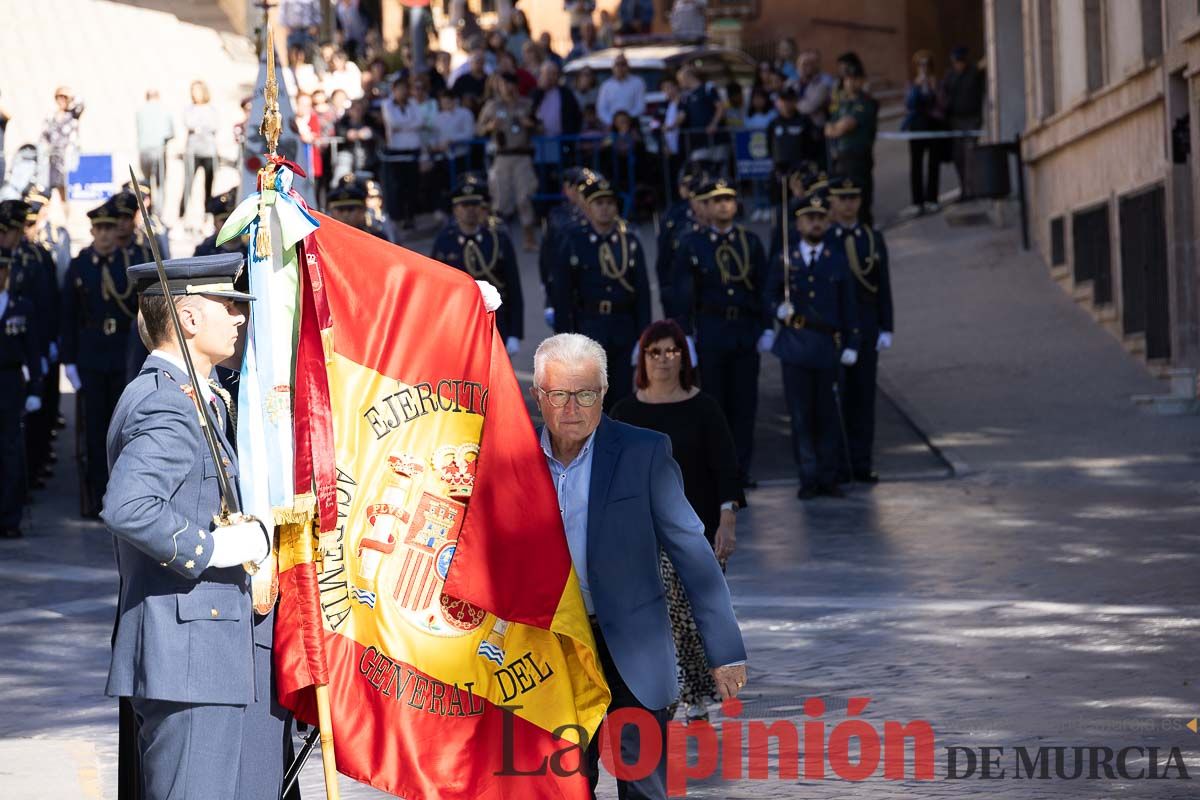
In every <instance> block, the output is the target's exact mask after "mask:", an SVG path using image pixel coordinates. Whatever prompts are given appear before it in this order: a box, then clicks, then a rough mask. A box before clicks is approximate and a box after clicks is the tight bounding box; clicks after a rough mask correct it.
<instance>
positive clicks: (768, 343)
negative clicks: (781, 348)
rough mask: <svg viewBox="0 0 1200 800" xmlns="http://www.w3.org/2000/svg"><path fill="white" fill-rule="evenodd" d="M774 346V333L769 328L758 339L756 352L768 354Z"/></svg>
mask: <svg viewBox="0 0 1200 800" xmlns="http://www.w3.org/2000/svg"><path fill="white" fill-rule="evenodd" d="M774 346H775V331H774V330H773V329H771V328H768V329H767V330H765V331H763V332H762V336H759V337H758V352H760V353H769V352H771V348H772V347H774Z"/></svg>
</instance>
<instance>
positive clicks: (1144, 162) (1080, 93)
mask: <svg viewBox="0 0 1200 800" xmlns="http://www.w3.org/2000/svg"><path fill="white" fill-rule="evenodd" d="M985 18H986V22H987V39H988V57H989V73H990V75H991V76H992V77H991V84H990V89H991V92H990V104H991V107H990V115H989V126H990V128H991V133H992V135H993V136H994V137H996V138H1009V137H1010V136H1011V135H1012V134H1013V133H1014V132H1018V131H1023V132H1022V133H1021V136H1022V156H1023V158H1024V162H1025V166H1026V169H1027V172H1026V174H1027V186H1028V198H1029V219H1030V225H1031V232H1032V239H1033V242H1034V245H1035V247H1036V248H1037V250H1038V251H1039V252H1040V253H1041V255H1042V256H1043V258H1044V259H1045V261H1046V263H1047V264H1048V265H1049V269H1050V272H1051V275H1052V276H1053V277H1054V278H1055V279H1056V280H1057V281H1058V283H1059V284H1060V285H1061V286H1062V287H1063V288H1064V289H1065V290H1067V291H1069V292H1070V293H1071V294H1072V295H1073V296H1074V298H1075V299H1076V300H1077V301H1078V302H1079V303H1080V304H1081V305H1083V306H1084V307H1085V308H1087V309H1088V310H1089V311H1090V312H1091V313H1092V315H1093V316H1094V317H1095V319H1096V320H1097V321H1098V322H1099V323H1100V324H1102V325H1104V326H1105V327H1106V328H1107V329H1108V330H1109V331H1110V332H1111V333H1112V334H1113V335H1114V336H1116V337H1117V338H1118V339H1119V340H1120V341H1121V342H1122V343H1123V344H1124V345H1125V347H1126V348H1127V349H1128V350H1129V351H1130V352H1131V353H1134V354H1136V355H1138V356H1140V357H1142V358H1144V359H1145V360H1146V362H1147V364H1148V365H1150V366H1151V367H1152V368H1166V367H1190V368H1195V367H1197V366H1200V313H1198V312H1200V281H1198V276H1197V258H1196V254H1197V241H1196V234H1197V231H1198V230H1200V224H1198V222H1200V221H1198V220H1197V207H1196V203H1195V200H1194V196H1195V193H1196V187H1197V186H1198V185H1200V172H1198V171H1197V163H1196V157H1195V153H1196V148H1197V145H1198V144H1200V141H1198V138H1197V126H1196V125H1195V124H1194V123H1193V122H1192V120H1193V119H1195V114H1192V113H1191V111H1192V110H1193V109H1198V108H1200V4H1198V3H1197V2H1195V0H986V2H985Z"/></svg>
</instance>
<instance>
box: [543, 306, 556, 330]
mask: <svg viewBox="0 0 1200 800" xmlns="http://www.w3.org/2000/svg"><path fill="white" fill-rule="evenodd" d="M542 319H544V320H546V327H547V328H551V329H552V328H554V309H553V308H543V309H542Z"/></svg>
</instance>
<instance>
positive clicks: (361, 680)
mask: <svg viewBox="0 0 1200 800" xmlns="http://www.w3.org/2000/svg"><path fill="white" fill-rule="evenodd" d="M318 217H319V220H320V222H321V227H320V229H319V230H318V231H316V232H315V233H313V234H312V235H311V236H309V237H308V239H307V240H306V241H305V243H304V252H303V254H302V257H301V259H300V262H301V270H300V271H301V273H302V274H301V281H300V292H301V298H300V299H301V303H300V305H301V323H300V331H299V344H298V348H297V366H296V394H295V402H296V409H295V414H296V478H297V487H296V491H297V494H298V495H299V494H302V493H306V492H313V491H315V494H316V499H317V516H318V518H319V523H320V524H319V526H318V528H319V531H320V533H319V536H314V535H313V534H312V533H310V531H309V530H308V529H305V528H303V527H300V526H289V527H288V528H286V529H285V531H284V535H283V537H282V539H283V541H282V542H281V548H280V564H279V568H280V605H279V611H278V619H277V622H276V636H275V664H276V673H277V677H278V682H279V687H280V689H279V690H280V696H281V699H282V701H283V702H284V703H285V705H287V706H289V707H290V708H293V709H294V710H295V711H296V712H297V714H298V715H299V716H300V717H301V718H302V719H305V720H307V721H309V722H314V723H315V721H316V714H315V710H314V705H313V701H312V692H311V690H310V688H309V687H311V686H312V685H313V684H314V683H323V682H327V683H328V685H329V691H330V701H331V709H332V715H333V728H334V736H335V741H336V753H337V766H338V769H339V771H341V772H343V773H344V774H346V775H349V776H350V777H353V778H356V779H358V780H361V781H364V782H367V783H370V784H372V785H373V786H376V787H378V788H380V789H383V790H384V791H388V792H392V793H395V794H398V795H401V796H403V797H405V798H410V800H417V798H464V799H465V798H522V799H524V798H560V797H563V798H573V797H586V796H587V783H586V779H585V778H584V777H583V776H582V775H580V774H579V773H578V772H577V771H575V770H576V768H577V767H578V763H579V754H578V752H577V751H575V752H572V751H571V742H573V741H578V739H579V731H580V730H582V731H586V732H587V735H588V736H589V737H590V736H591V735H593V734H594V733H595V731H596V729H597V728H598V727H599V724H600V721H601V719H602V718H603V715H604V711H605V708H606V707H607V704H608V700H609V692H608V688H607V686H606V684H605V682H604V678H603V675H602V673H601V671H600V668H599V662H598V659H597V657H596V653H595V644H594V641H593V638H592V634H591V628H590V626H589V624H588V621H587V616H586V612H585V611H584V607H583V600H582V597H581V595H580V592H579V582H578V579H577V577H576V575H575V573H574V570H573V568H572V565H571V559H570V555H569V553H568V550H567V544H566V539H565V537H564V536H563V530H562V521H561V517H560V515H559V512H558V505H557V499H556V497H555V493H554V487H553V485H552V484H551V481H550V477H549V474H548V473H547V471H546V469H545V466H544V460H543V455H542V453H541V449H540V447H539V445H538V442H537V438H536V434H535V432H534V430H533V426H532V424H531V422H530V419H529V416H528V414H527V412H526V410H525V406H524V403H523V401H522V398H521V393H520V387H519V385H518V384H517V381H516V378H515V376H514V375H513V371H512V366H511V364H510V362H509V359H508V356H507V354H506V353H505V350H504V344H503V342H502V341H501V339H500V337H499V335H498V334H497V333H496V327H495V324H494V321H493V318H492V315H490V314H488V313H487V311H486V309H485V308H484V306H483V303H482V300H481V298H480V295H479V290H478V288H477V287H476V285H475V282H474V281H473V280H471V278H470V277H469V276H467V275H466V274H464V273H462V272H460V271H458V270H454V269H451V268H450V267H447V266H445V265H442V264H439V263H437V262H435V261H432V260H429V259H427V258H424V257H422V256H420V255H417V254H415V253H411V252H409V251H407V250H403V249H401V248H399V247H395V246H393V245H390V244H388V243H386V242H383V241H381V240H380V239H377V238H375V237H373V236H370V235H367V234H364V233H362V232H359V231H357V230H355V229H353V228H351V227H348V226H345V225H342V224H340V223H338V222H335V221H333V220H331V219H329V218H327V217H323V216H320V215H318ZM503 709H508V710H509V711H511V715H509V714H508V713H507V712H506V711H505V710H503ZM556 734H560V735H562V736H564V737H565V738H560V736H559V735H556ZM556 754H557V755H556ZM517 772H521V773H529V772H539V773H541V774H539V775H535V776H518V775H516V774H514V773H517ZM556 773H557V774H556ZM563 773H566V774H563Z"/></svg>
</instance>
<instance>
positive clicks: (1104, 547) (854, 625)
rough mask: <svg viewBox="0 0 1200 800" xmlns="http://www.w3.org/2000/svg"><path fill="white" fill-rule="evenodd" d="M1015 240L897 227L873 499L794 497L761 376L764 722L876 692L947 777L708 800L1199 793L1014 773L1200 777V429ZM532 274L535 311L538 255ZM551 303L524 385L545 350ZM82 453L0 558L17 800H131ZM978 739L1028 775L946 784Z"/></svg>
mask: <svg viewBox="0 0 1200 800" xmlns="http://www.w3.org/2000/svg"><path fill="white" fill-rule="evenodd" d="M1017 241H1018V235H1017V233H1016V231H1015V230H1014V229H1007V230H1000V231H997V230H995V229H992V228H981V227H961V226H950V225H948V224H947V223H946V222H945V220H944V219H943V218H942V217H941V216H937V217H931V218H926V219H922V220H919V221H916V222H911V223H905V224H903V225H901V226H899V227H897V228H895V229H893V230H892V231H891V232H890V234H889V243H890V246H891V249H892V251H893V259H894V264H893V275H894V282H895V290H896V295H897V308H898V312H897V316H898V320H899V322H898V330H897V337H896V349H895V350H893V351H892V352H890V353H888V354H887V355H886V356H885V357H884V359H883V363H884V366H883V371H884V374H883V382H884V385H885V386H886V387H888V388H889V391H890V392H891V399H889V400H886V401H883V402H881V404H880V412H879V413H880V426H881V434H880V437H881V441H880V450H881V452H880V459H879V466H880V471H881V472H882V473H883V476H884V482H882V483H881V484H879V485H878V486H876V487H874V488H871V489H864V488H858V489H855V490H854V491H853V493H852V497H851V498H850V499H849V500H846V501H841V502H839V501H832V500H820V501H816V502H812V503H809V504H805V505H801V504H800V503H799V502H798V501H797V500H796V499H795V483H794V481H793V480H792V475H793V473H792V471H791V466H790V463H789V456H788V445H787V441H786V438H785V433H784V431H785V425H786V419H785V418H784V417H783V416H782V405H781V392H780V389H779V379H778V370H777V367H776V366H775V365H774V364H773V363H768V364H767V366H766V368H765V369H764V376H763V400H762V407H761V412H760V425H759V439H760V446H759V452H760V453H761V459H760V462H759V465H758V468H757V469H756V472H757V473H758V475H759V477H760V478H762V479H764V484H765V486H764V488H762V489H759V490H758V491H756V492H754V493H753V494H752V496H751V507H750V509H749V510H748V511H747V512H746V513H745V514H744V515H743V516H739V550H738V553H737V554H736V556H735V557H734V558H733V559H732V560H731V562H730V568H729V582H730V586H731V588H732V591H733V595H734V600H735V605H736V607H737V610H738V614H739V617H740V619H741V620H742V624H743V629H744V631H745V635H746V638H747V644H748V646H749V651H750V662H749V663H750V683H749V685H748V686H747V689H746V695H745V699H746V701H747V702H746V708H745V709H744V711H743V714H742V718H743V719H747V718H750V719H761V720H776V719H787V720H792V721H794V722H796V723H797V724H799V723H800V722H801V721H802V720H803V719H804V717H803V715H802V712H801V705H802V703H803V701H804V700H805V699H806V698H809V697H818V696H819V697H822V698H824V700H825V701H826V705H827V707H828V711H827V712H826V714H825V715H824V720H825V722H826V736H827V737H828V735H829V733H830V732H832V730H833V729H834V727H835V726H836V725H837V724H838V723H839V722H841V721H843V720H844V719H845V718H846V706H847V701H848V698H850V697H868V698H870V699H871V702H870V705H869V706H868V708H867V709H866V711H864V712H863V713H862V714H861V716H862V718H863V719H865V720H867V721H868V722H870V723H871V724H872V725H873V726H874V727H875V729H876V730H877V731H882V730H883V722H884V721H885V720H894V721H900V722H907V721H910V720H926V721H928V722H929V723H930V725H931V726H932V728H933V730H934V731H935V733H936V744H937V765H936V776H937V778H936V780H933V781H923V782H916V781H908V782H898V781H885V780H883V779H882V778H881V777H879V775H881V773H882V768H881V769H880V770H879V771H878V772H877V777H875V778H872V779H871V780H868V781H866V782H862V783H856V782H848V781H845V780H842V779H840V778H836V777H833V776H832V773H830V777H829V778H827V779H826V780H824V781H805V782H801V783H798V782H795V781H781V780H778V779H777V778H775V777H774V776H775V775H776V774H777V773H776V772H775V771H774V768H773V769H772V773H771V774H772V780H770V781H765V782H764V781H748V780H743V781H739V782H732V783H719V782H717V781H715V780H708V781H700V782H697V783H695V784H693V785H692V787H691V790H690V792H689V794H690V795H691V796H696V797H712V798H718V797H719V798H750V797H756V798H801V797H803V798H810V797H830V798H832V797H838V798H844V797H864V798H865V797H871V798H879V797H893V796H895V797H899V796H910V797H927V796H954V797H962V796H973V797H988V798H992V797H996V796H1001V797H1013V798H1029V797H1041V796H1047V797H1058V796H1062V797H1080V798H1084V797H1087V798H1091V797H1096V796H1107V795H1110V794H1118V793H1119V794H1123V795H1127V796H1132V797H1155V798H1158V797H1162V798H1169V797H1179V798H1183V797H1194V796H1196V789H1195V788H1194V785H1193V784H1192V783H1191V782H1190V781H1179V780H1137V781H1120V780H1116V779H1114V780H1083V779H1080V780H1075V781H1069V780H1053V779H1052V780H1046V781H1041V780H1039V781H1034V782H1029V781H1014V780H1011V768H1012V766H1013V756H1012V752H1013V751H1012V749H1013V748H1014V747H1016V746H1028V747H1031V748H1036V747H1038V746H1054V745H1063V746H1068V747H1070V746H1088V745H1104V746H1108V747H1111V748H1113V749H1114V750H1118V749H1120V748H1121V747H1125V746H1134V745H1136V746H1142V747H1148V746H1158V747H1160V748H1162V753H1161V754H1160V756H1159V761H1160V769H1161V762H1164V761H1165V760H1166V753H1167V751H1168V750H1169V748H1170V747H1171V746H1178V747H1180V748H1183V753H1184V758H1185V760H1186V764H1187V768H1188V769H1189V771H1190V772H1191V773H1193V777H1194V776H1195V773H1197V772H1200V736H1198V735H1197V734H1194V733H1192V732H1191V731H1189V730H1187V729H1186V728H1184V727H1183V722H1184V721H1185V720H1188V719H1191V718H1193V717H1195V716H1196V715H1197V714H1200V697H1198V696H1197V691H1196V682H1197V680H1198V679H1200V675H1198V674H1197V672H1198V668H1197V656H1198V655H1200V645H1197V644H1196V642H1197V634H1198V633H1200V591H1198V590H1197V586H1196V578H1195V576H1196V574H1197V566H1198V565H1197V560H1198V558H1200V549H1198V547H1197V530H1196V527H1197V526H1196V519H1197V517H1198V514H1200V500H1198V499H1197V497H1198V495H1197V490H1198V489H1200V420H1197V418H1195V417H1159V416H1152V415H1148V414H1144V413H1142V412H1139V411H1137V410H1135V409H1134V407H1133V406H1132V404H1131V402H1130V397H1131V396H1132V395H1134V394H1141V393H1150V392H1155V391H1161V390H1162V388H1161V387H1160V385H1159V384H1158V383H1157V382H1156V381H1155V380H1154V379H1152V378H1151V377H1149V375H1148V374H1147V373H1146V372H1145V371H1144V370H1143V369H1142V367H1140V366H1139V365H1138V364H1137V362H1136V361H1134V360H1133V359H1131V358H1130V357H1128V356H1127V355H1126V354H1125V353H1124V351H1123V350H1122V349H1121V348H1120V346H1119V345H1118V344H1117V343H1116V342H1115V341H1114V340H1112V339H1111V338H1110V337H1109V336H1108V334H1106V333H1104V332H1103V331H1102V330H1100V329H1099V328H1098V327H1096V326H1094V325H1093V324H1092V323H1091V321H1090V320H1089V319H1087V318H1086V317H1085V315H1084V314H1083V313H1082V312H1081V311H1080V310H1079V309H1077V308H1076V307H1075V306H1074V304H1073V303H1072V302H1071V300H1070V299H1069V298H1068V297H1067V295H1066V294H1064V293H1063V292H1061V291H1060V290H1058V289H1057V287H1055V286H1053V285H1052V283H1051V281H1050V279H1049V277H1048V276H1047V275H1046V273H1045V270H1044V268H1043V267H1042V266H1041V265H1040V264H1039V263H1038V262H1037V261H1036V259H1033V258H1031V257H1030V256H1028V255H1026V254H1022V253H1021V252H1020V251H1019V250H1018V244H1017ZM417 247H418V248H419V249H424V248H425V244H424V243H417ZM524 277H525V280H526V290H527V293H529V295H530V296H531V297H532V296H533V295H534V294H535V292H534V287H535V286H536V273H535V271H534V269H533V265H532V262H530V263H527V264H526V266H525V270H524ZM529 306H530V318H529V320H528V329H529V331H530V338H529V339H527V342H526V345H527V346H526V349H525V351H524V352H523V353H522V354H521V355H520V357H519V358H518V359H517V364H516V365H517V368H518V370H519V371H521V372H523V373H525V374H527V373H528V371H529V370H530V369H531V352H532V343H533V342H535V341H536V340H537V339H538V338H539V337H540V336H541V335H543V332H544V326H542V325H541V323H540V321H538V314H537V313H536V312H537V311H538V309H537V308H536V306H537V303H533V302H531V303H529ZM68 405H69V403H67V402H64V406H68ZM910 421H915V422H916V423H917V424H918V425H919V427H920V434H918V432H917V431H916V430H915V429H914V428H913V427H912V425H911V424H910ZM924 437H927V438H928V439H929V440H930V441H931V442H932V443H933V444H934V445H935V446H936V447H937V448H939V450H940V451H941V453H942V454H943V456H944V457H945V459H946V460H943V459H940V458H938V457H937V456H935V455H934V454H933V452H931V451H930V449H929V448H928V447H927V446H926V444H925V438H924ZM72 440H73V432H72V431H71V430H70V429H68V430H67V431H64V432H63V435H62V436H60V438H59V443H58V454H59V457H60V466H59V470H58V474H57V476H56V478H55V480H54V482H53V483H52V485H51V486H50V487H49V488H48V489H47V490H45V491H42V492H39V493H38V494H37V504H36V505H35V506H34V507H33V509H32V512H31V517H30V519H29V522H28V527H27V535H26V538H25V539H24V540H20V541H12V542H9V541H5V542H0V600H2V604H0V608H2V610H0V692H2V695H0V696H3V697H4V698H5V699H6V701H7V708H6V713H5V714H4V715H3V716H2V717H0V797H4V798H9V797H12V798H21V800H25V798H75V797H89V798H94V797H108V798H112V797H115V791H114V786H115V774H114V771H115V730H116V714H115V704H114V703H113V702H112V701H110V700H107V699H105V698H103V697H102V696H101V692H102V689H103V684H104V675H105V670H106V667H107V651H108V637H109V634H110V630H111V622H112V614H113V606H114V592H115V588H116V579H115V572H114V570H113V568H112V558H111V551H110V542H109V537H108V536H107V535H106V534H105V532H104V531H103V530H102V529H101V528H100V527H98V526H97V525H95V524H88V523H84V522H82V521H80V520H78V519H77V518H76V516H75V510H76V505H77V504H76V499H75V494H74V468H73V464H72V463H71V448H70V446H69V443H70V442H71V441H72ZM947 462H949V463H951V464H953V465H954V466H955V468H956V470H957V473H956V474H955V475H952V474H951V471H950V469H949V468H948V467H947ZM714 721H720V718H719V716H714ZM956 745H959V746H969V747H972V748H975V749H978V748H980V747H983V746H1002V747H1004V748H1005V755H1004V757H1003V758H1002V760H1001V766H1005V767H1008V768H1009V774H1008V779H1006V780H1002V781H996V782H988V781H982V780H979V779H978V778H972V779H969V780H963V781H948V780H945V778H944V776H945V750H944V748H946V747H950V746H956ZM1145 765H1146V759H1145V758H1142V759H1140V760H1139V759H1138V758H1136V756H1135V757H1134V758H1131V760H1130V766H1131V768H1132V769H1135V770H1136V769H1138V768H1139V767H1144V766H1145ZM1068 769H1069V766H1068ZM907 774H908V775H909V776H910V777H911V774H912V771H911V763H910V765H909V768H908V772H907ZM1177 775H1178V773H1177V772H1175V773H1172V777H1175V776H1177ZM320 781H321V778H320V772H319V765H318V759H317V758H315V757H314V759H313V760H312V762H311V763H310V765H309V767H308V769H307V770H306V772H305V775H304V778H303V783H304V788H305V796H307V797H310V798H311V797H319V796H322V795H321V789H320ZM604 787H605V790H606V791H607V795H606V796H608V797H615V789H614V788H613V787H612V785H611V781H610V780H606V782H605V784H604ZM342 789H343V797H346V798H366V797H379V796H381V795H380V794H379V793H377V792H374V791H372V790H369V789H367V788H365V787H361V786H357V785H352V784H351V782H350V781H349V780H348V779H343V781H342ZM602 794H603V792H602Z"/></svg>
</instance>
